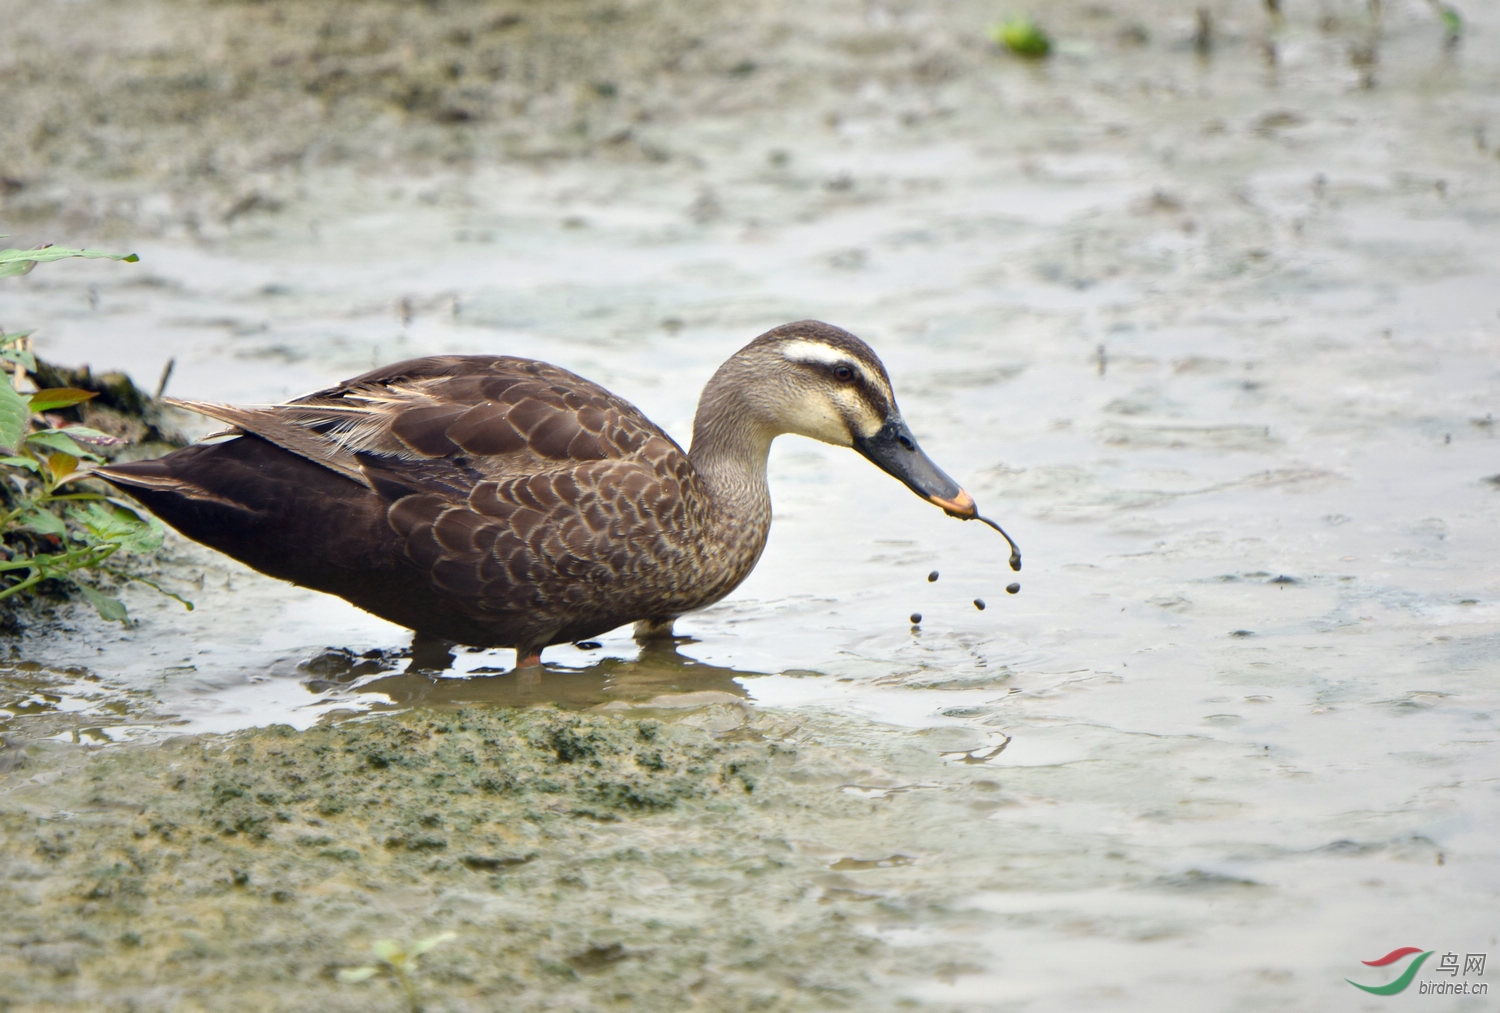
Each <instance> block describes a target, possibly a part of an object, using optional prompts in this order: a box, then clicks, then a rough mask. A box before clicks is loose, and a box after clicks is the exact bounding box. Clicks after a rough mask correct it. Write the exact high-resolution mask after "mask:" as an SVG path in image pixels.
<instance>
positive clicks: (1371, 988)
mask: <svg viewBox="0 0 1500 1013" xmlns="http://www.w3.org/2000/svg"><path fill="white" fill-rule="evenodd" d="M1413 953H1417V954H1421V955H1420V956H1419V957H1417V959H1416V960H1413V961H1412V962H1411V964H1410V966H1408V967H1407V969H1406V970H1404V971H1402V972H1401V977H1399V978H1397V979H1396V980H1395V981H1393V982H1391V983H1390V984H1389V985H1361V984H1360V983H1359V982H1357V981H1351V980H1350V979H1348V978H1345V979H1344V980H1345V981H1347V982H1349V984H1351V985H1353V986H1354V987H1355V988H1362V989H1364V990H1365V991H1366V992H1369V993H1370V994H1371V995H1395V994H1396V993H1397V992H1400V991H1401V990H1402V989H1404V988H1406V986H1407V985H1410V984H1411V980H1412V979H1413V978H1415V977H1416V976H1417V969H1418V968H1420V967H1421V966H1422V961H1424V960H1426V959H1427V958H1428V957H1430V956H1432V951H1431V950H1423V949H1422V948H1421V947H1420V946H1403V947H1401V948H1400V949H1399V950H1392V951H1391V952H1390V953H1387V954H1386V955H1385V956H1383V957H1381V958H1380V959H1378V960H1362V961H1360V963H1362V964H1364V965H1365V966H1367V967H1385V966H1386V965H1388V964H1394V963H1395V962H1396V961H1398V960H1400V959H1401V958H1402V957H1409V956H1411V955H1412V954H1413Z"/></svg>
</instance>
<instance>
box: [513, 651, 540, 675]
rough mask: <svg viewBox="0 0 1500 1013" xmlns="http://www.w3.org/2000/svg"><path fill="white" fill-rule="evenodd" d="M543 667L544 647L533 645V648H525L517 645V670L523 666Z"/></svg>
mask: <svg viewBox="0 0 1500 1013" xmlns="http://www.w3.org/2000/svg"><path fill="white" fill-rule="evenodd" d="M523 655H524V657H523ZM541 667H542V649H541V648H540V647H533V648H530V649H527V648H524V647H517V648H516V671H518V672H519V671H520V670H521V669H523V668H541Z"/></svg>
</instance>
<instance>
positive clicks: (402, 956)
mask: <svg viewBox="0 0 1500 1013" xmlns="http://www.w3.org/2000/svg"><path fill="white" fill-rule="evenodd" d="M457 937H458V933H457V932H439V933H438V934H437V935H435V936H428V937H427V938H426V939H418V940H417V941H416V942H414V943H412V944H411V945H410V946H407V945H405V944H403V943H400V942H397V941H396V940H394V939H377V940H376V941H375V942H374V943H372V944H371V945H370V950H371V952H373V953H374V954H375V958H376V959H377V960H379V961H380V963H378V964H365V965H364V966H363V967H346V968H345V969H344V970H342V971H340V972H339V980H340V981H348V982H355V981H364V980H365V979H367V978H372V977H374V976H375V975H377V974H380V973H381V972H382V971H383V972H385V973H386V974H389V975H390V976H391V977H393V978H395V979H396V982H397V984H399V985H400V986H401V991H402V992H403V993H404V994H405V995H406V1004H407V1006H408V1008H409V1009H410V1010H411V1013H421V1010H422V1004H421V1003H420V1002H418V1001H417V983H416V981H415V975H416V973H417V961H418V960H419V959H421V956H422V954H424V953H426V952H427V951H428V950H430V949H432V948H433V947H434V946H438V945H440V944H442V943H446V942H447V941H448V940H450V939H456V938H457Z"/></svg>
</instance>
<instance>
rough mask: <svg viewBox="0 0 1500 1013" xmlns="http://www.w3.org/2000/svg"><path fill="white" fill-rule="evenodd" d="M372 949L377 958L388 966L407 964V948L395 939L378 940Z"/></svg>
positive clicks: (371, 946)
mask: <svg viewBox="0 0 1500 1013" xmlns="http://www.w3.org/2000/svg"><path fill="white" fill-rule="evenodd" d="M370 949H372V950H374V951H375V956H377V957H379V958H380V959H381V960H383V961H385V962H386V963H387V964H401V963H405V962H406V947H404V946H402V945H401V944H400V943H399V942H397V941H396V940H394V939H377V940H375V941H374V942H373V943H371V944H370Z"/></svg>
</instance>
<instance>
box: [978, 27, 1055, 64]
mask: <svg viewBox="0 0 1500 1013" xmlns="http://www.w3.org/2000/svg"><path fill="white" fill-rule="evenodd" d="M990 38H991V39H993V40H994V41H995V42H996V43H997V44H999V45H1001V46H1004V47H1005V48H1006V49H1008V50H1010V51H1011V52H1012V53H1015V54H1016V55H1017V56H1025V57H1029V58H1031V59H1034V60H1037V59H1041V58H1042V57H1044V56H1046V55H1048V54H1049V53H1051V52H1052V39H1051V37H1049V36H1048V35H1047V33H1046V32H1044V31H1043V30H1042V28H1041V26H1040V25H1038V24H1037V23H1036V22H1035V21H1032V20H1031V19H1030V18H1007V19H1006V20H1005V21H1004V22H1002V23H1001V24H998V25H994V26H992V27H991V28H990Z"/></svg>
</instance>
